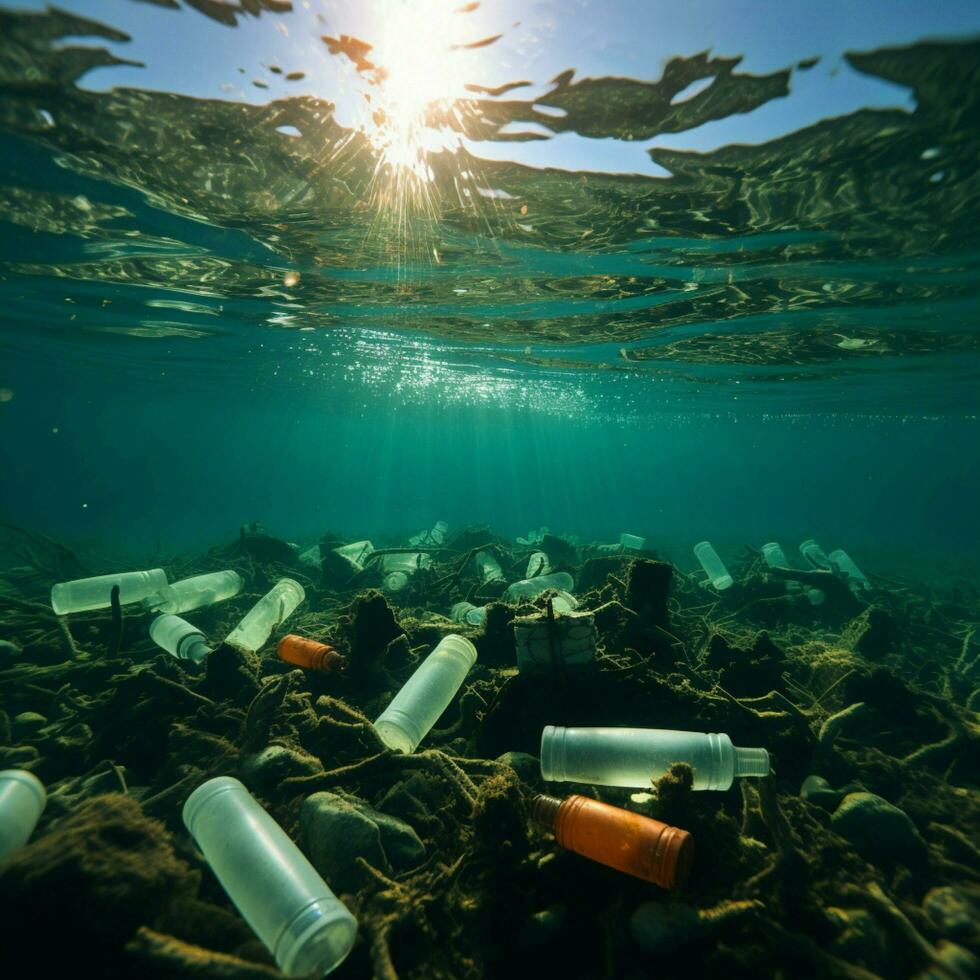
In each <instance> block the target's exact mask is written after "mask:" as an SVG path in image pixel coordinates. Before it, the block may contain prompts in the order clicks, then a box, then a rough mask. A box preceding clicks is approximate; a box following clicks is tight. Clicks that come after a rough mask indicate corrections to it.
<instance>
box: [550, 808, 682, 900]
mask: <svg viewBox="0 0 980 980" xmlns="http://www.w3.org/2000/svg"><path fill="white" fill-rule="evenodd" d="M531 816H532V818H533V819H534V821H535V823H537V824H539V825H540V826H542V827H544V829H545V830H550V831H551V832H552V833H553V834H554V835H555V840H556V841H557V843H558V844H559V845H561V846H562V847H566V848H568V850H570V851H574V852H575V853H576V854H581V855H582V856H583V857H587V858H589V859H591V860H592V861H598V862H599V863H600V864H605V865H607V866H608V867H610V868H615V869H616V870H617V871H624V872H626V874H631V875H635V876H636V877H637V878H642V879H643V880H644V881H649V882H652V883H653V884H655V885H659V886H660V887H661V888H673V887H674V886H675V885H683V884H684V882H685V881H686V880H687V878H688V876H689V875H690V872H691V865H692V863H693V861H694V840H693V838H692V837H691V835H690V834H689V833H688V832H687V831H686V830H680V829H679V828H677V827H671V826H670V825H669V824H665V823H661V822H660V821H659V820H654V819H653V818H652V817H645V816H643V814H641V813H633V812H632V811H630V810H624V809H622V808H621V807H618V806H612V805H611V804H609V803H602V802H600V801H599V800H593V799H590V798H589V797H587V796H578V795H575V796H569V797H568V798H567V799H565V800H559V799H556V798H555V797H554V796H544V795H539V796H536V797H534V799H533V800H532V801H531Z"/></svg>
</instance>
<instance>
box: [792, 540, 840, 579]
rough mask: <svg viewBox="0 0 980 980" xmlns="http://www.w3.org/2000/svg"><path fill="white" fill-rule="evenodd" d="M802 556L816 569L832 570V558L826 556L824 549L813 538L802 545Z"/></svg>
mask: <svg viewBox="0 0 980 980" xmlns="http://www.w3.org/2000/svg"><path fill="white" fill-rule="evenodd" d="M800 554H801V555H802V556H803V557H804V558H805V559H806V560H807V561H808V562H809V563H810V564H811V565H812V566H813V567H814V568H824V569H827V570H828V571H831V570H832V566H831V563H830V558H829V557H828V556H827V555H826V554H824V550H823V548H821V547H820V545H818V544H817V542H816V541H814V540H813V538H809V539H808V540H806V541H804V542H803V544H801V545H800Z"/></svg>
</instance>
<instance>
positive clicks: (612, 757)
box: [541, 725, 769, 790]
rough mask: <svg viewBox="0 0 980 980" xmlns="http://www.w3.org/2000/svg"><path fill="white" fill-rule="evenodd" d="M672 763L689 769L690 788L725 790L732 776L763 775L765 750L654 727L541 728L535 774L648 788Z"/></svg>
mask: <svg viewBox="0 0 980 980" xmlns="http://www.w3.org/2000/svg"><path fill="white" fill-rule="evenodd" d="M675 762H686V763H688V764H689V765H690V766H691V768H692V769H693V770H694V789H699V790H700V789H718V790H722V789H728V788H729V787H730V786H731V785H732V782H733V780H734V779H735V777H736V776H766V775H768V774H769V753H768V752H767V751H766V750H765V749H739V748H735V746H734V745H732V740H731V739H730V738H729V737H728V736H727V735H719V734H704V733H702V732H676V731H668V730H666V729H659V728H556V727H554V726H552V725H549V726H548V727H547V728H545V729H544V731H543V732H542V733H541V776H542V778H543V779H546V780H550V781H554V782H575V783H590V784H592V785H595V786H624V787H633V788H636V789H648V788H649V787H650V781H651V780H652V779H659V778H660V777H661V776H663V775H665V774H666V772H667V770H668V769H669V768H670V766H671V765H673V764H674V763H675Z"/></svg>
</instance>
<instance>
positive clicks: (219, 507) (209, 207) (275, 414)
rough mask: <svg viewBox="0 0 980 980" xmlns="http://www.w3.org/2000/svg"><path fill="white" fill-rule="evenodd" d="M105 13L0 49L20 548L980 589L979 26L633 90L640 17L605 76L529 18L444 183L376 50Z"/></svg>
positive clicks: (331, 19) (466, 123)
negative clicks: (595, 556)
mask: <svg viewBox="0 0 980 980" xmlns="http://www.w3.org/2000/svg"><path fill="white" fill-rule="evenodd" d="M144 8H145V9H144ZM77 9H78V13H77V14H74V13H67V12H66V13H56V12H49V13H44V12H42V11H41V10H36V11H33V12H29V11H26V10H22V11H15V10H12V9H11V10H7V11H5V12H3V14H2V17H3V31H2V36H3V39H2V41H0V55H2V61H0V79H2V83H0V160H2V165H0V170H2V173H3V183H2V187H0V195H2V198H3V211H2V215H0V221H2V222H3V233H2V235H0V296H2V304H0V389H2V401H0V427H2V443H0V453H2V456H0V465H2V469H3V479H2V481H0V509H2V514H3V516H4V518H5V519H6V520H8V521H10V522H12V523H15V524H18V525H22V526H28V527H32V528H35V529H38V530H42V531H44V532H45V533H49V534H52V535H55V536H57V537H58V538H60V539H63V540H65V541H67V542H69V543H75V544H85V545H93V544H97V545H99V546H100V547H101V546H105V547H107V548H109V549H110V550H112V551H113V552H116V553H119V554H132V555H136V554H146V553H147V552H150V551H153V550H154V549H157V548H164V549H165V550H180V549H185V548H197V547H200V546H203V545H207V544H210V543H213V542H214V541H215V540H220V539H223V538H224V537H226V536H227V535H229V534H234V533H235V532H236V530H237V528H238V526H239V525H240V524H241V523H242V522H244V521H249V520H257V519H258V520H262V521H263V522H264V523H265V525H266V526H267V527H268V528H269V529H270V530H272V531H274V533H277V534H279V535H281V536H283V537H286V538H288V539H290V540H296V541H305V540H310V541H313V540H316V539H317V538H318V537H319V535H320V533H322V531H323V530H324V529H326V528H329V529H332V530H337V531H340V532H343V533H346V534H350V535H360V534H366V533H370V534H374V535H380V534H391V535H393V536H399V535H404V534H405V533H408V532H412V533H414V531H415V530H417V528H418V527H423V526H429V525H430V524H431V522H432V521H435V520H439V519H444V520H447V521H449V522H450V523H451V524H453V525H459V524H462V523H466V522H472V521H475V522H486V523H490V524H492V525H494V526H495V527H497V528H499V529H500V530H501V531H502V532H504V533H506V534H508V535H516V534H521V533H523V532H524V531H526V530H527V528H529V527H537V526H538V525H540V524H548V525H549V526H551V527H552V528H553V529H556V530H560V531H565V532H568V533H576V534H579V535H582V536H584V537H586V538H592V537H594V538H596V539H612V540H615V537H616V536H617V535H618V534H619V533H620V532H621V531H631V532H633V533H638V534H643V535H645V536H647V537H649V538H650V539H651V540H659V541H661V542H662V543H669V545H670V546H671V547H672V548H673V549H674V551H675V552H676V554H677V555H678V556H679V555H681V554H682V553H684V552H687V554H689V551H688V549H689V546H690V544H693V543H694V542H696V541H698V540H700V539H702V538H704V537H711V538H712V539H717V540H718V541H719V542H721V543H722V544H728V545H732V546H735V545H738V544H742V543H754V544H758V543H760V542H761V541H765V540H768V539H770V538H772V537H779V536H785V537H787V538H790V539H791V538H793V537H794V536H797V537H799V538H804V537H809V536H811V535H816V536H817V537H818V538H819V537H826V538H827V539H831V540H834V541H838V542H842V543H846V544H847V546H848V547H850V548H852V549H857V550H858V551H862V552H864V553H868V552H874V553H875V555H876V556H877V555H881V556H882V557H884V556H886V555H892V556H902V557H903V559H912V560H915V559H916V558H927V557H928V558H929V559H930V560H931V559H936V558H939V559H942V558H947V557H954V558H956V559H957V560H959V559H962V558H966V557H970V556H972V555H973V553H974V551H975V547H976V544H977V541H978V540H980V517H978V510H977V508H976V505H975V487H976V478H977V475H978V459H980V453H978V445H980V443H978V439H977V431H978V430H977V420H976V412H977V380H978V357H977V354H978V347H980V340H978V336H977V331H976V322H977V312H978V297H980V291H978V286H977V283H978V278H977V265H978V256H980V241H978V235H977V227H978V215H980V209H978V193H980V185H978V183H977V172H976V166H975V161H976V159H977V158H978V155H980V154H978V151H980V141H978V120H980V117H978V103H977V102H976V99H977V97H978V96H977V93H978V91H980V88H978V85H977V81H978V78H980V44H978V42H976V41H974V40H972V39H971V38H972V37H973V34H972V33H971V32H973V31H975V30H976V28H977V26H978V25H977V24H976V23H974V21H976V19H977V18H976V16H975V12H973V11H971V10H970V8H969V7H968V6H964V7H963V8H962V9H960V8H955V7H954V8H951V10H950V11H946V12H944V13H942V14H940V13H935V14H931V13H929V12H928V11H923V10H921V9H918V8H915V7H913V6H912V5H907V6H903V7H902V8H901V10H898V9H897V8H896V9H894V10H891V11H890V12H883V13H882V15H881V18H880V20H881V23H879V24H876V25H871V23H870V19H869V21H868V22H864V21H862V22H861V23H860V24H858V23H852V22H850V21H846V20H845V21H842V22H841V23H840V24H839V25H838V26H837V28H836V30H831V29H830V28H828V27H827V25H826V24H823V25H822V26H821V28H820V31H822V32H823V33H820V31H817V28H816V27H814V28H813V30H814V31H815V32H816V33H815V34H814V36H813V40H812V44H817V45H819V44H825V45H827V48H828V50H827V51H820V50H816V49H813V50H810V49H809V48H807V50H809V51H810V54H811V55H812V56H813V57H812V58H809V59H802V58H800V59H798V60H795V61H794V60H792V59H793V58H795V57H796V54H797V53H798V52H797V50H796V49H799V51H800V52H802V51H803V50H804V48H803V47H801V45H803V46H806V45H807V44H808V43H810V42H808V41H807V39H806V38H805V37H803V36H802V35H803V33H805V32H802V31H800V32H797V33H793V32H791V31H789V28H788V27H784V28H783V30H785V31H787V32H789V33H788V34H787V36H786V39H785V45H784V48H785V51H784V52H783V53H780V52H779V51H777V50H776V48H777V47H778V46H775V45H773V44H772V43H770V42H771V38H768V37H767V35H766V21H765V18H764V17H762V16H761V15H759V14H758V13H757V14H755V15H747V16H748V21H749V22H751V24H752V25H754V26H753V28H752V29H753V30H754V31H755V34H752V33H751V31H749V29H748V28H747V27H745V28H740V30H741V34H739V33H738V32H736V36H737V37H742V36H743V35H744V40H743V42H742V43H745V44H746V45H750V46H751V47H750V48H749V49H747V50H745V51H741V52H736V53H733V56H729V53H728V52H727V51H725V50H724V45H723V44H722V50H721V51H718V50H717V49H716V50H714V51H711V52H710V53H708V54H700V53H698V52H699V51H701V50H703V48H692V47H690V46H689V47H688V48H686V49H685V48H680V49H675V50H671V51H667V50H662V49H663V46H664V45H665V44H667V43H670V41H671V38H672V35H670V34H669V32H668V35H667V36H666V37H665V38H659V39H658V40H656V41H654V40H648V41H637V40H636V39H632V40H631V43H632V49H631V50H632V53H631V54H630V53H628V51H627V48H622V50H621V51H620V56H621V57H622V59H623V63H622V65H621V66H620V67H619V70H618V71H616V72H613V71H611V70H608V69H610V68H613V67H616V65H615V62H616V58H617V57H618V56H617V54H616V52H617V51H619V50H620V49H617V48H616V46H615V44H613V43H612V42H613V41H614V40H615V41H617V43H622V44H625V43H626V40H627V39H628V31H627V30H626V28H625V27H624V25H623V24H622V23H620V22H619V21H618V20H616V18H612V19H611V20H610V24H609V31H610V34H611V35H615V37H612V36H611V37H610V38H609V42H610V43H609V44H607V45H605V46H602V45H600V46H599V53H597V54H589V53H586V52H582V51H581V50H579V49H578V48H577V47H576V43H575V39H576V27H575V24H574V23H573V22H572V21H571V20H568V19H565V20H562V19H561V18H560V17H559V18H558V19H557V21H555V22H554V23H552V28H551V31H552V32H551V34H550V35H547V32H544V26H543V25H545V23H546V22H547V21H548V16H550V15H548V16H546V13H547V11H545V12H542V11H541V10H537V11H536V12H530V11H529V12H527V23H526V24H524V26H523V27H513V26H512V27H508V29H507V31H505V32H504V37H503V38H502V39H501V40H500V41H499V42H498V43H496V44H491V45H487V46H485V47H483V48H479V49H473V50H474V51H477V52H478V55H479V58H480V59H481V60H479V61H477V62H475V63H473V64H472V65H467V66H465V67H466V70H472V72H473V75H472V76H461V77H462V78H464V79H465V81H466V82H467V83H470V88H469V89H468V90H465V91H464V92H463V93H462V98H461V99H457V100H456V102H454V103H452V104H451V105H450V103H448V102H442V103H439V104H438V105H436V106H435V107H430V108H429V109H427V110H426V113H427V114H425V115H424V117H421V118H423V122H424V124H425V126H426V127H429V128H430V129H431V130H432V131H437V132H439V133H441V134H443V135H445V134H446V133H447V132H448V133H449V134H450V136H451V139H450V141H449V142H450V143H451V144H452V145H451V148H450V149H443V150H440V151H439V152H433V153H432V154H431V155H429V156H425V158H424V159H425V164H426V166H427V167H428V168H429V171H430V172H429V173H428V174H427V175H426V177H425V179H424V180H422V181H421V182H420V181H419V180H418V178H417V177H415V176H412V175H411V174H409V175H408V176H406V174H405V172H403V171H400V170H399V168H398V166H397V164H391V163H390V162H389V163H387V164H386V163H385V161H384V157H383V152H384V151H383V150H382V151H379V150H378V148H377V146H375V145H374V143H373V142H372V139H375V138H376V136H377V133H372V131H371V129H370V124H369V125H368V127H367V129H365V128H364V125H363V120H361V121H360V122H359V119H360V117H359V116H358V114H357V111H356V109H357V105H358V104H359V102H358V100H359V99H361V98H363V95H364V92H365V91H366V92H367V93H368V94H371V93H372V92H375V90H376V89H377V81H376V79H375V78H373V77H372V76H370V72H367V73H366V72H364V71H358V70H357V68H356V66H352V63H353V62H354V61H355V60H356V55H351V54H350V52H349V51H347V53H345V50H344V46H343V44H340V45H339V48H338V49H337V50H334V49H329V50H328V47H327V45H325V44H324V43H323V42H322V41H320V39H319V37H318V36H317V32H318V31H319V32H326V35H327V36H331V37H333V36H334V35H337V36H338V37H339V36H340V35H341V34H343V33H346V32H345V31H344V28H345V26H346V25H347V24H348V23H349V24H350V30H349V33H350V34H354V33H355V29H360V30H363V31H364V32H369V31H370V30H371V24H370V19H369V17H368V14H367V13H365V12H363V11H362V12H361V13H357V12H356V11H355V10H354V8H349V9H348V8H347V7H345V6H344V5H334V6H333V7H325V8H323V11H322V12H321V13H319V14H318V15H317V17H318V19H316V18H314V19H313V20H312V21H311V18H312V17H313V13H311V11H310V10H309V9H306V8H303V9H297V10H293V11H291V12H289V11H285V10H284V11H282V12H278V13H277V12H276V11H270V10H265V12H264V13H262V16H258V17H253V16H251V15H250V14H248V13H247V10H248V9H250V8H245V9H244V10H240V11H239V13H238V14H236V15H234V16H231V15H229V14H226V12H224V11H227V10H231V9H232V8H230V7H229V8H220V7H215V8H213V9H212V8H207V7H202V8H201V11H202V12H203V13H204V14H209V13H210V15H211V16H202V15H201V12H195V11H193V10H186V11H183V12H182V13H178V12H177V11H175V10H167V9H164V8H158V7H152V8H151V7H147V6H146V5H141V4H132V5H125V6H122V5H121V6H120V7H119V8H118V9H115V8H110V7H109V6H108V5H100V4H96V3H85V4H81V5H80V6H79V7H78V8H77ZM549 9H550V8H549ZM615 9H616V11H617V15H616V16H617V17H620V16H621V15H622V16H625V14H623V11H622V10H620V8H619V7H618V6H617V7H616V8H615ZM260 11H261V5H260V7H257V8H256V12H260ZM484 11H486V14H485V19H486V23H481V24H479V25H475V26H474V27H473V31H472V32H471V33H472V35H473V37H474V38H475V37H478V36H480V31H481V30H483V29H484V28H486V31H487V35H488V36H489V34H491V33H492V31H491V28H492V27H493V24H492V23H491V21H492V20H493V18H494V17H497V19H498V20H499V19H500V18H501V17H502V16H503V15H504V13H508V12H507V11H503V9H502V8H501V9H498V10H496V11H495V10H493V9H492V8H487V7H486V6H485V7H484ZM553 13H554V11H552V14H553ZM229 16H230V17H231V21H232V22H235V21H236V18H237V20H238V21H240V23H239V27H238V33H236V30H235V29H233V28H232V27H231V26H230V24H227V23H222V22H221V21H224V20H228V17H229ZM473 16H474V17H476V16H484V14H482V13H481V14H474V15H473ZM610 16H611V15H610ZM637 16H639V15H637ZM644 16H647V15H646V14H645V15H644ZM801 16H802V15H801ZM807 16H809V15H807ZM345 17H347V18H348V19H347V20H345ZM936 18H939V19H936ZM552 20H554V18H553V17H552ZM678 24H679V25H680V26H677V25H675V28H674V29H675V30H676V32H677V37H676V39H675V40H674V43H676V44H678V45H681V44H688V45H690V44H692V43H693V39H694V38H695V37H696V36H697V33H696V26H695V25H690V24H687V25H686V26H685V25H684V24H683V23H681V22H680V21H679V22H678ZM722 26H723V25H722V24H721V22H719V23H718V24H715V25H712V24H710V23H706V24H705V25H704V31H705V38H706V42H705V46H707V45H708V44H709V43H711V42H712V41H714V42H715V43H716V44H718V43H720V42H719V40H718V37H717V35H720V34H721V33H722V31H721V28H722ZM375 27H377V25H375ZM277 28H278V29H277ZM532 28H533V29H534V30H537V31H538V32H539V34H540V37H539V38H538V41H537V45H538V46H537V48H536V49H531V53H530V54H527V51H528V50H529V49H528V45H529V44H530V42H529V41H528V36H529V35H530V33H533V31H532ZM161 30H163V31H165V33H163V34H160V33H159V32H160V31H161ZM521 31H524V32H525V33H524V34H523V35H522V34H521ZM685 31H687V34H685ZM692 31H693V32H694V33H693V34H692ZM747 31H748V33H746V32H747ZM876 31H877V32H878V34H877V35H876V33H875V32H876ZM154 32H156V33H154ZM331 32H333V33H332V34H331ZM542 32H544V33H542ZM126 33H129V34H130V35H131V39H130V40H128V41H127V40H125V36H126ZM512 35H515V37H513V38H512ZM878 35H880V37H878ZM365 36H366V35H365ZM154 37H158V38H163V39H164V40H163V43H154V42H153V38H154ZM876 37H878V39H879V40H880V41H882V42H884V41H887V42H889V43H892V44H893V45H894V46H892V47H886V46H884V44H882V45H881V46H879V47H877V48H875V46H874V45H873V44H871V43H870V42H872V41H874V40H875V39H876ZM236 38H241V41H240V42H238V44H239V46H238V47H237V48H236ZM542 38H543V39H542ZM936 38H938V39H936ZM471 39H472V38H471ZM898 41H901V42H902V43H896V42H898ZM511 42H512V47H507V45H508V44H511ZM862 42H865V46H864V47H863V48H862V47H859V45H861V44H862ZM418 43H419V45H420V46H422V45H424V43H425V38H424V37H423V38H422V39H421V40H420V41H419V42H418ZM729 43H731V42H729ZM184 45H189V46H190V48H189V50H190V51H191V52H192V53H191V54H186V55H185V60H184V61H183V62H182V61H181V56H180V55H179V54H178V52H179V51H181V50H182V49H183V46H184ZM201 47H205V48H207V50H208V51H211V52H212V57H211V58H210V59H209V60H208V63H207V66H206V68H204V67H201V65H202V61H201V60H200V53H199V52H197V49H198V48H201ZM521 51H524V52H525V54H526V56H527V58H528V59H529V60H527V62H526V64H521V63H520V62H519V60H518V59H519V56H520V52H521ZM847 51H849V52H851V53H846V54H845V53H843V52H847ZM855 51H859V52H861V53H854V52H855ZM194 52H197V53H196V54H195V53H194ZM495 52H496V53H495ZM638 55H645V56H647V57H648V58H649V60H650V62H652V63H653V67H650V68H649V70H645V71H640V70H639V69H638V68H637V58H638ZM734 55H745V56H746V61H745V62H744V63H743V64H741V65H740V64H739V63H738V58H737V57H736V56H734ZM576 56H577V57H579V58H580V59H581V63H580V64H576V63H575V62H574V61H565V62H562V61H561V59H562V58H569V59H571V58H575V57H576ZM433 57H435V56H434V55H433ZM195 58H197V60H193V59H195ZM814 58H815V59H816V60H815V61H814ZM121 59H127V60H134V59H140V60H143V61H144V62H145V67H142V68H139V67H130V66H128V65H126V64H122V63H121ZM192 60H193V65H197V66H198V67H197V68H195V69H193V70H191V66H192ZM423 63H424V60H423ZM554 65H563V67H565V68H579V71H578V73H577V74H575V75H573V76H568V75H565V76H562V77H559V78H558V79H557V81H550V77H551V76H547V75H545V74H541V73H543V72H545V71H546V70H550V69H551V68H552V67H553V66H554ZM238 67H243V71H241V72H239V71H238V70H237V68H238ZM298 67H301V68H303V69H304V73H305V74H304V78H302V79H294V80H292V81H291V82H287V81H284V79H285V77H286V74H287V73H288V72H290V71H291V70H293V69H294V68H298ZM593 67H595V68H596V69H602V68H605V69H607V71H606V73H605V74H599V73H598V72H596V74H594V75H593V76H592V78H591V79H590V78H589V70H590V68H593ZM522 69H527V71H528V74H529V75H531V76H532V77H527V78H525V73H524V71H522ZM532 69H533V71H532ZM342 70H343V71H346V74H343V73H342ZM433 71H434V69H433ZM331 72H333V74H331ZM114 73H116V74H114ZM338 73H340V74H338ZM629 76H634V77H629ZM221 79H224V80H225V81H223V82H222V81H221ZM518 80H524V81H528V82H529V83H531V85H530V87H529V88H527V87H526V88H514V89H511V90H509V91H503V92H501V93H500V94H487V91H486V89H493V90H494V91H496V90H497V88H499V87H500V86H502V85H503V84H504V83H505V82H508V81H518ZM141 81H142V82H143V83H144V84H145V85H146V87H145V88H140V87H139V86H140V82H141ZM251 81H255V82H259V83H261V85H263V86H266V87H264V88H263V87H257V86H255V85H250V84H249V82H251ZM358 83H362V88H363V90H364V91H359V90H358V88H357V85H358ZM476 83H481V84H483V89H480V88H479V85H477V84H476ZM474 85H476V87H475V88H474ZM331 86H333V87H331ZM372 86H373V88H372ZM246 89H247V90H248V91H246ZM375 94H377V93H376V92H375ZM447 105H450V107H449V108H447ZM419 125H420V126H421V125H422V124H421V123H420V124H419ZM283 127H286V129H285V130H283ZM685 139H686V140H687V142H686V143H685V142H684V140H685ZM375 142H376V139H375ZM379 152H381V153H382V156H381V157H379V156H378V154H379ZM414 159H415V158H413V160H414ZM379 160H380V162H379ZM685 560H687V559H686V558H685Z"/></svg>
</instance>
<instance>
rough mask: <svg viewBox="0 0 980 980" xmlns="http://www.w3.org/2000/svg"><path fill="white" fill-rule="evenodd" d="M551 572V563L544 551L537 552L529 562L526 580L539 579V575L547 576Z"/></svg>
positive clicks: (525, 575)
mask: <svg viewBox="0 0 980 980" xmlns="http://www.w3.org/2000/svg"><path fill="white" fill-rule="evenodd" d="M550 571H551V562H550V561H549V559H548V556H547V555H546V554H545V553H544V552H543V551H535V552H534V554H533V555H531V557H530V558H528V560H527V571H526V572H525V573H524V577H525V578H537V576H538V575H547V574H548V573H549V572H550Z"/></svg>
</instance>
